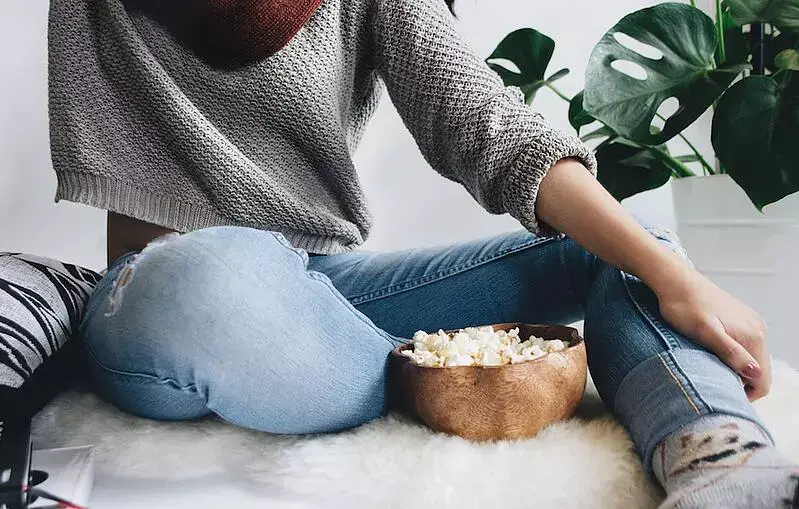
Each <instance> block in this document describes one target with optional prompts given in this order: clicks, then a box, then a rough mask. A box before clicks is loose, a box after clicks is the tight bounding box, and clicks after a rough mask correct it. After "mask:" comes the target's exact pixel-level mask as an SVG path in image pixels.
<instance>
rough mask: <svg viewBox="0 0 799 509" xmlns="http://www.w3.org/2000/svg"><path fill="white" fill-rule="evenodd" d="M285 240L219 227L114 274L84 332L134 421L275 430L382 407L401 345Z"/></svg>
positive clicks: (347, 421) (312, 427)
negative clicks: (391, 357)
mask: <svg viewBox="0 0 799 509" xmlns="http://www.w3.org/2000/svg"><path fill="white" fill-rule="evenodd" d="M306 263H307V257H306V255H305V253H303V252H301V251H298V250H295V249H293V248H291V247H290V246H289V245H288V243H287V242H286V241H285V240H283V239H282V237H280V236H278V235H275V234H272V233H269V232H263V231H258V230H253V229H246V228H209V229H205V230H200V231H196V232H193V233H189V234H186V235H183V236H180V237H177V238H175V239H173V240H169V241H168V242H165V243H160V244H159V243H155V244H152V245H151V246H150V247H148V249H146V250H145V251H143V252H142V253H141V254H140V255H138V256H135V257H134V256H128V257H126V259H125V260H123V261H122V262H121V263H117V264H116V265H115V266H114V267H113V268H112V270H111V271H110V272H109V274H108V275H107V276H106V277H105V278H104V280H103V281H102V282H101V283H100V285H99V286H98V287H97V289H96V291H95V293H94V295H93V296H92V299H91V302H90V304H89V307H88V310H87V315H86V317H85V319H84V322H83V324H82V326H81V331H82V337H83V341H84V345H85V351H86V353H87V355H86V357H87V361H88V366H89V370H90V373H91V374H92V375H93V378H94V379H95V381H96V385H97V388H98V390H100V391H101V392H103V393H104V394H105V395H106V396H107V397H108V398H109V399H110V400H111V401H113V402H114V403H116V404H117V405H118V406H120V407H121V408H123V409H125V410H128V411H130V412H132V413H135V414H138V415H142V416H145V417H151V418H156V419H191V418H196V417H199V416H202V415H205V414H208V413H210V412H214V413H217V414H218V415H220V416H222V417H223V418H225V419H227V420H229V421H231V422H234V423H236V424H239V425H242V426H246V427H250V428H255V429H259V430H265V431H270V432H277V433H309V432H322V431H331V430H338V429H342V428H347V427H352V426H356V425H358V424H361V423H363V422H365V421H368V420H370V419H372V418H374V417H377V416H378V415H380V413H381V412H382V411H383V409H384V405H385V392H386V388H385V363H386V360H387V356H388V353H389V352H390V350H391V349H392V348H393V347H394V346H395V344H396V340H395V339H394V338H392V337H391V336H389V335H388V334H386V333H384V332H383V331H382V330H380V329H378V328H377V327H375V326H374V324H372V322H371V321H370V320H369V319H368V318H366V317H365V316H364V315H363V314H361V313H360V312H358V311H357V310H355V309H354V308H353V307H352V305H350V304H349V303H348V302H347V301H346V299H344V298H343V297H342V296H341V294H340V293H339V292H337V291H336V290H335V289H334V288H333V286H332V285H331V284H330V281H329V280H328V279H327V278H326V277H325V276H324V275H322V274H319V273H315V272H311V271H308V270H306Z"/></svg>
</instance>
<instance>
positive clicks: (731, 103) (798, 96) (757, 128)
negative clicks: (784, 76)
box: [712, 73, 799, 209]
mask: <svg viewBox="0 0 799 509" xmlns="http://www.w3.org/2000/svg"><path fill="white" fill-rule="evenodd" d="M792 78H793V79H791V80H790V81H789V82H788V84H787V85H783V84H781V83H779V82H778V81H776V80H775V79H773V78H771V77H769V76H750V77H748V78H746V79H743V80H741V81H739V82H738V83H736V84H735V85H733V86H732V87H731V88H730V89H729V90H728V91H727V93H726V94H724V96H723V97H722V98H721V101H719V105H718V108H717V109H716V113H715V115H714V116H713V132H712V141H713V148H714V149H715V150H716V155H717V156H718V158H719V160H720V161H721V162H722V163H723V164H724V167H725V168H726V169H727V172H728V173H729V174H730V176H731V177H732V178H733V179H734V180H735V181H736V182H737V183H738V184H739V185H740V186H741V187H742V188H743V190H744V191H746V194H747V195H748V196H749V198H750V199H751V200H752V203H754V204H755V206H756V207H757V208H758V209H762V208H763V207H764V206H766V205H768V204H769V203H773V202H775V201H777V200H779V199H781V198H783V197H784V196H787V195H789V194H791V193H794V192H796V191H799V163H798V161H799V74H796V73H794V75H793V76H792Z"/></svg>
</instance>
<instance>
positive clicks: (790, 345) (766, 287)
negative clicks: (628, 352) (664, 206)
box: [672, 175, 799, 367]
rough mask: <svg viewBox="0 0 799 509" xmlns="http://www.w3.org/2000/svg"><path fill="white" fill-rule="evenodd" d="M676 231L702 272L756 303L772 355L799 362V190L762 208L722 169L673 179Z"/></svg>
mask: <svg viewBox="0 0 799 509" xmlns="http://www.w3.org/2000/svg"><path fill="white" fill-rule="evenodd" d="M672 195H673V199H674V211H675V216H676V220H677V233H678V234H679V236H680V238H681V240H682V242H683V245H684V246H685V248H686V249H687V250H688V254H689V256H690V257H691V260H692V261H693V262H694V264H695V265H696V268H697V269H699V271H700V272H702V273H703V274H705V275H706V276H708V277H709V278H710V279H711V280H713V281H714V282H715V283H716V284H718V285H719V286H721V287H722V288H724V289H725V290H727V291H728V292H730V293H732V294H733V295H735V296H736V297H738V298H739V299H741V300H742V301H744V302H745V303H746V304H748V305H749V306H751V307H753V308H754V309H756V310H757V312H758V313H760V314H761V316H763V318H764V319H765V320H766V322H767V323H768V325H769V333H768V338H769V346H770V350H771V353H772V355H773V356H774V357H777V358H780V359H784V360H787V361H789V362H790V363H791V364H793V365H794V366H797V367H799V335H797V334H796V332H795V331H796V330H797V326H799V306H797V298H796V297H797V291H799V264H797V257H798V256H799V194H793V195H791V196H788V197H786V198H783V199H782V200H780V201H779V202H777V203H774V204H771V205H769V206H767V207H765V209H764V212H763V213H762V214H761V213H760V212H758V211H757V209H756V208H755V206H754V205H752V202H751V201H750V200H749V198H748V197H747V196H746V194H745V193H744V192H743V190H742V189H741V188H740V187H739V186H738V185H737V184H736V183H735V181H733V180H732V178H730V177H729V176H727V175H713V176H707V177H691V178H683V179H677V180H674V181H672Z"/></svg>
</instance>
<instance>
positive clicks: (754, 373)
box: [741, 362, 762, 379]
mask: <svg viewBox="0 0 799 509" xmlns="http://www.w3.org/2000/svg"><path fill="white" fill-rule="evenodd" d="M741 374H742V375H743V376H745V377H746V378H750V379H751V378H760V375H761V374H762V372H761V371H760V366H758V365H757V364H756V363H754V362H750V363H749V364H747V365H746V366H744V369H742V370H741Z"/></svg>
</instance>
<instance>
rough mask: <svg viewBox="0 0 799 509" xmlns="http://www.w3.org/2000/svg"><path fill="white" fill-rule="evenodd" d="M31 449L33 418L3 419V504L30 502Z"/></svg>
mask: <svg viewBox="0 0 799 509" xmlns="http://www.w3.org/2000/svg"><path fill="white" fill-rule="evenodd" d="M31 450H32V449H31V424H30V421H27V422H24V423H14V424H11V423H6V424H5V425H4V426H3V425H2V423H0V507H3V506H5V507H7V508H8V509H24V508H25V507H27V506H28V503H29V502H30V501H29V499H28V493H27V489H28V481H29V478H30V468H31Z"/></svg>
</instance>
